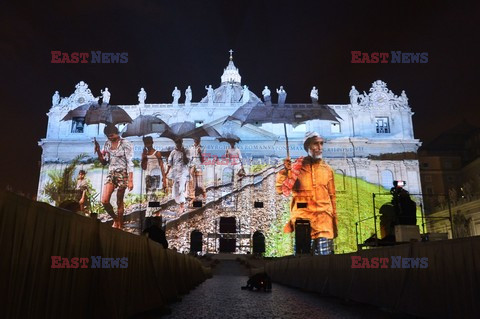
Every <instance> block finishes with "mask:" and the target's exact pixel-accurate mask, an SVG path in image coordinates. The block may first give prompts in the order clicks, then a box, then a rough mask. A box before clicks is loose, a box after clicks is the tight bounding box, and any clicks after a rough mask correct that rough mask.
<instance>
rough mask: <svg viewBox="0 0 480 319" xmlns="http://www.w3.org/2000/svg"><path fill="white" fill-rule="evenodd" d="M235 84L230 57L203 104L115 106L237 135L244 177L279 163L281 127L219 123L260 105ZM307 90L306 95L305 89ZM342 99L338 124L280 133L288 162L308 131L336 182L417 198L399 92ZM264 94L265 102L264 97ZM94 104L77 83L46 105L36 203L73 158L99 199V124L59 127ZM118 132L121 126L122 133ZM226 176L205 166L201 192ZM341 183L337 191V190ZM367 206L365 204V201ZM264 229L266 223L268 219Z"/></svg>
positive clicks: (75, 122) (164, 145)
mask: <svg viewBox="0 0 480 319" xmlns="http://www.w3.org/2000/svg"><path fill="white" fill-rule="evenodd" d="M241 81H242V78H241V76H240V73H239V70H238V68H237V67H236V66H235V65H234V62H233V59H232V57H230V61H229V63H228V65H227V67H226V68H225V69H224V72H223V74H222V76H221V81H220V85H219V86H218V87H209V86H205V88H201V90H205V97H204V98H203V99H201V100H200V101H199V102H194V101H190V100H189V99H188V98H187V100H185V101H183V100H184V99H183V98H181V99H180V100H178V99H176V98H175V97H174V101H172V103H145V96H144V95H143V93H142V91H143V92H144V90H143V89H142V90H141V92H140V93H139V103H138V104H136V105H119V106H120V107H121V108H122V109H124V110H125V111H126V112H127V113H128V114H129V115H130V116H131V117H132V118H136V117H137V116H139V115H141V114H142V115H155V116H158V117H160V118H161V119H163V120H164V121H165V122H167V124H172V123H176V122H182V121H191V122H194V123H195V124H196V125H197V126H201V125H203V124H207V123H208V124H210V125H212V126H213V127H214V128H215V129H217V130H218V131H219V132H220V133H222V134H227V133H231V134H235V135H237V136H238V137H240V138H241V142H240V143H239V144H238V148H239V149H240V150H241V153H242V156H243V163H244V166H245V167H246V170H247V173H248V172H249V170H250V169H251V167H253V165H258V164H262V165H276V164H278V163H281V160H282V159H283V158H285V156H286V147H285V135H284V125H283V124H271V123H267V124H246V125H243V126H242V125H240V123H239V122H237V121H228V122H225V119H226V118H227V117H228V116H229V115H232V114H233V113H234V112H235V111H236V110H237V109H238V108H239V107H241V106H242V105H243V104H245V103H247V102H261V101H262V100H263V99H265V98H266V97H265V96H262V99H261V98H260V97H258V96H257V95H256V94H255V93H254V92H252V91H250V90H249V89H248V87H247V86H246V85H244V84H243V83H242V82H241ZM192 89H196V88H192ZM272 91H273V90H272ZM306 91H307V92H308V90H307V89H306ZM347 93H348V98H346V99H349V101H350V103H346V104H328V106H329V107H330V108H332V109H334V110H335V111H336V112H337V113H338V115H340V117H341V118H342V120H340V121H339V122H334V121H321V120H312V121H306V122H305V123H303V124H301V125H298V126H295V127H294V126H292V125H287V126H286V130H287V135H288V139H289V150H290V156H291V157H293V158H296V157H299V156H305V155H306V154H305V151H304V149H303V138H304V135H305V133H306V132H307V131H316V132H318V133H319V134H321V135H322V136H323V137H324V138H325V140H326V144H325V145H324V150H323V157H324V159H325V160H326V161H327V162H328V163H329V164H330V165H331V166H332V168H334V170H335V171H336V173H338V174H339V176H343V177H344V178H345V177H352V178H355V179H359V180H362V181H364V182H366V183H370V184H372V185H377V186H378V192H385V191H386V190H389V189H390V187H392V182H393V180H404V181H406V182H407V189H408V190H409V191H410V193H412V194H420V193H421V180H420V172H419V164H418V160H417V159H416V153H417V150H418V147H419V146H420V145H421V142H420V141H419V140H418V139H415V137H414V134H413V125H412V116H413V112H412V110H411V108H410V105H409V101H408V98H407V96H406V94H405V92H404V91H403V92H402V93H401V94H400V95H396V94H394V93H393V92H392V91H391V90H389V89H388V87H387V84H386V83H385V82H383V81H381V80H376V81H374V82H373V83H372V84H371V87H370V88H369V90H368V93H367V92H365V91H364V93H363V94H359V92H358V91H357V90H356V89H355V87H352V88H351V90H350V92H346V96H347ZM262 95H265V92H263V93H262ZM272 95H273V96H272V102H273V103H274V104H273V105H274V106H276V107H296V106H299V105H305V104H301V103H289V101H288V100H287V101H286V103H285V105H284V106H283V105H282V106H278V105H277V104H275V95H276V94H272ZM183 97H185V95H183ZM96 100H98V98H95V96H94V95H93V94H92V92H91V90H90V88H89V87H88V84H87V83H85V82H83V81H81V82H79V83H78V84H77V85H76V86H75V90H74V92H73V93H72V94H70V95H69V96H68V97H60V96H59V94H58V93H56V95H54V97H53V98H52V106H51V108H50V110H49V112H48V113H47V116H48V128H47V134H46V137H45V138H43V139H41V140H40V142H39V145H40V146H41V147H42V150H43V152H42V158H41V172H40V180H39V187H38V198H39V199H41V200H45V201H50V202H52V198H51V196H50V197H49V196H47V195H46V193H45V185H46V184H47V183H48V182H49V181H51V175H52V172H53V171H55V170H56V171H58V170H61V169H62V168H65V167H66V166H67V165H68V164H69V163H70V162H71V161H72V159H73V158H75V157H76V156H78V155H79V154H86V155H85V158H83V159H82V161H81V162H80V164H79V165H78V168H77V169H81V168H87V169H88V170H89V172H88V173H87V177H88V178H89V180H90V182H91V184H92V186H93V188H94V189H95V190H96V191H97V192H101V187H102V181H103V178H104V174H105V173H106V172H105V170H104V169H102V168H101V167H99V166H98V165H95V163H94V158H92V156H93V139H94V138H95V139H97V140H98V141H99V142H100V144H102V143H103V142H105V140H106V139H105V136H104V135H103V127H104V125H103V124H99V125H85V124H84V118H81V117H79V118H73V119H72V120H69V121H62V119H63V117H64V116H65V115H66V114H67V113H68V112H69V111H70V110H72V109H74V108H76V107H78V106H81V105H85V104H88V103H91V102H95V101H96ZM182 102H184V103H182ZM313 102H314V101H312V103H313ZM307 105H311V104H307ZM123 127H124V126H123V125H119V128H120V129H123ZM128 139H129V140H130V141H132V143H133V144H134V158H135V159H136V160H139V159H140V158H141V152H142V150H143V142H142V138H141V137H129V138H128ZM154 141H155V144H154V146H155V148H156V149H159V150H169V149H172V148H173V146H174V143H173V141H171V140H169V139H166V138H160V137H157V136H156V135H154ZM191 143H192V141H188V140H187V141H185V145H186V146H189V145H190V144H191ZM202 145H203V146H204V152H205V153H207V154H209V156H212V157H215V156H217V157H221V156H222V155H224V154H225V151H226V148H227V146H228V145H227V144H226V143H219V142H218V141H217V140H215V139H214V138H209V137H205V138H202ZM228 173H230V174H231V168H229V167H228V165H222V164H218V165H209V166H208V167H205V171H204V177H205V183H206V184H207V186H208V185H211V186H212V185H213V186H214V185H217V183H219V182H220V183H221V182H222V178H224V177H225V176H227V175H228ZM143 178H144V177H143V173H142V170H141V168H140V167H139V166H137V165H136V167H135V171H134V190H133V193H134V194H144V193H145V183H144V181H143ZM343 183H345V182H343ZM337 184H338V183H337ZM340 184H341V183H339V184H338V185H337V188H339V190H340V191H341V188H342V186H341V185H340ZM271 191H272V192H273V190H271ZM219 196H220V195H219ZM357 196H358V194H357ZM368 200H369V201H370V202H371V198H369V199H368ZM417 201H418V202H420V201H421V198H420V197H418V198H417ZM273 215H274V214H273ZM273 215H272V216H273ZM272 218H274V217H272ZM265 222H266V223H270V222H271V219H269V220H266V221H265ZM254 231H255V229H253V228H252V229H250V231H249V232H248V233H249V234H250V235H251V234H253V232H254ZM182 236H183V237H188V236H186V235H182Z"/></svg>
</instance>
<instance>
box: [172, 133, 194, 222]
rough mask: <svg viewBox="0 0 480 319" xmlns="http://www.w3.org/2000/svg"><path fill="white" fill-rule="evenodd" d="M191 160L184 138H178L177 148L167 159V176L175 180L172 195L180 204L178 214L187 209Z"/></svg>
mask: <svg viewBox="0 0 480 319" xmlns="http://www.w3.org/2000/svg"><path fill="white" fill-rule="evenodd" d="M189 162H190V156H189V154H188V151H187V150H186V149H185V148H184V147H183V141H182V139H178V140H176V141H175V149H174V150H173V151H172V152H171V153H170V156H169V157H168V161H167V165H168V168H167V177H168V178H169V179H172V180H173V189H172V195H173V198H174V199H175V202H176V203H177V204H179V208H178V211H177V213H178V215H180V214H182V213H183V212H184V211H185V197H186V190H187V182H188V180H189V179H190V174H189V169H188V164H189Z"/></svg>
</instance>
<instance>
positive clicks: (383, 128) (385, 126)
mask: <svg viewBox="0 0 480 319" xmlns="http://www.w3.org/2000/svg"><path fill="white" fill-rule="evenodd" d="M375 126H376V130H377V133H390V124H389V123H388V117H377V118H375Z"/></svg>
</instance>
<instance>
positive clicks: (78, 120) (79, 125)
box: [71, 117, 85, 133]
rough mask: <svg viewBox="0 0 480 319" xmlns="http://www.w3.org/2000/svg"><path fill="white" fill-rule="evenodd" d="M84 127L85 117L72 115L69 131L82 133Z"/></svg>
mask: <svg viewBox="0 0 480 319" xmlns="http://www.w3.org/2000/svg"><path fill="white" fill-rule="evenodd" d="M84 127H85V118H84V117H74V118H73V119H72V130H71V133H83V129H84Z"/></svg>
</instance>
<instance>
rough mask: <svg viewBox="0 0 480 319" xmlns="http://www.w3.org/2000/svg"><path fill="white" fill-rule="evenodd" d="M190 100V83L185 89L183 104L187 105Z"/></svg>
mask: <svg viewBox="0 0 480 319" xmlns="http://www.w3.org/2000/svg"><path fill="white" fill-rule="evenodd" d="M191 102H192V88H191V87H190V85H189V86H188V88H187V89H186V90H185V105H186V106H189V105H190V104H191Z"/></svg>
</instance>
